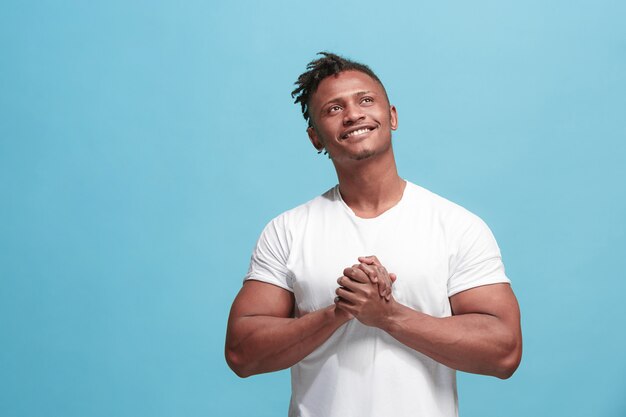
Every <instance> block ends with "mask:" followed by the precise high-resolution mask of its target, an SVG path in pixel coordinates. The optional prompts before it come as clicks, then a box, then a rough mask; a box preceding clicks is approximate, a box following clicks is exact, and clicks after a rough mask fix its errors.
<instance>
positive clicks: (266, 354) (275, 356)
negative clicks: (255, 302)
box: [226, 305, 348, 377]
mask: <svg viewBox="0 0 626 417" xmlns="http://www.w3.org/2000/svg"><path fill="white" fill-rule="evenodd" d="M335 310H336V308H335V306H334V305H333V306H330V307H327V308H324V309H321V310H317V311H314V312H312V313H308V314H306V315H304V316H302V317H299V318H282V317H272V316H263V315H254V316H244V317H239V318H236V319H234V320H233V322H232V323H231V324H230V325H229V331H228V334H227V337H226V340H227V342H226V360H227V362H228V364H229V366H230V367H231V369H233V371H235V373H237V375H239V376H241V377H247V376H250V375H255V374H260V373H265V372H272V371H278V370H280V369H285V368H289V367H290V366H293V365H294V364H296V363H297V362H299V361H300V360H302V359H304V358H305V357H306V356H307V355H309V354H310V353H311V352H313V351H314V350H315V349H316V348H317V347H318V346H320V345H321V344H322V343H324V342H325V341H326V340H327V339H328V338H329V337H330V336H331V335H332V334H333V333H334V332H335V330H337V329H338V328H339V327H340V326H341V325H342V324H344V323H345V322H346V321H347V320H348V317H347V316H346V315H345V314H343V313H339V314H338V313H337V312H336V311H335Z"/></svg>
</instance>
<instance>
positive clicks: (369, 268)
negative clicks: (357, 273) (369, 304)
mask: <svg viewBox="0 0 626 417" xmlns="http://www.w3.org/2000/svg"><path fill="white" fill-rule="evenodd" d="M353 268H355V269H359V270H361V271H363V272H365V274H367V277H368V280H369V281H371V282H373V283H374V284H376V283H377V282H378V270H377V269H376V266H374V265H366V264H357V265H354V266H353Z"/></svg>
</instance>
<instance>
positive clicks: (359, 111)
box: [307, 71, 398, 164]
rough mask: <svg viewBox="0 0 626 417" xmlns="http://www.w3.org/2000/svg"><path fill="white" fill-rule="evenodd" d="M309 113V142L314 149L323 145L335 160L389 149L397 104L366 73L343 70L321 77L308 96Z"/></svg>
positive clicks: (371, 155)
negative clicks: (310, 95)
mask: <svg viewBox="0 0 626 417" xmlns="http://www.w3.org/2000/svg"><path fill="white" fill-rule="evenodd" d="M309 114H310V116H311V125H312V127H310V128H309V129H308V130H307V132H308V134H309V139H310V140H311V143H312V144H313V146H315V148H316V149H317V150H322V149H324V148H326V151H327V152H328V154H329V155H330V158H331V159H332V160H333V161H334V162H335V164H337V163H341V162H343V161H360V160H364V159H368V158H371V157H374V156H376V155H379V154H381V153H384V152H391V131H392V130H396V128H397V127H398V116H397V113H396V108H395V107H394V106H390V105H389V102H388V101H387V97H386V95H385V91H384V89H383V87H382V86H381V85H380V84H379V83H378V82H377V81H376V80H374V79H373V78H371V77H370V76H369V75H367V74H364V73H362V72H360V71H344V72H341V73H339V74H337V75H336V76H335V75H331V76H330V77H327V78H325V79H323V80H322V82H321V83H320V84H319V86H318V88H317V91H316V92H315V93H314V94H313V96H312V97H311V100H310V103H309Z"/></svg>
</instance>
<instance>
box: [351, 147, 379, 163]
mask: <svg viewBox="0 0 626 417" xmlns="http://www.w3.org/2000/svg"><path fill="white" fill-rule="evenodd" d="M374 155H375V152H374V151H371V150H366V151H363V152H361V153H358V154H356V155H355V156H354V157H353V158H352V159H355V160H357V161H362V160H363V159H367V158H370V157H372V156H374Z"/></svg>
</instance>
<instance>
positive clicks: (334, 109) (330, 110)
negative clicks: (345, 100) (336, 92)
mask: <svg viewBox="0 0 626 417" xmlns="http://www.w3.org/2000/svg"><path fill="white" fill-rule="evenodd" d="M339 110H341V106H339V105H337V104H333V105H332V106H330V107H329V108H328V113H337V112H338V111H339Z"/></svg>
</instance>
